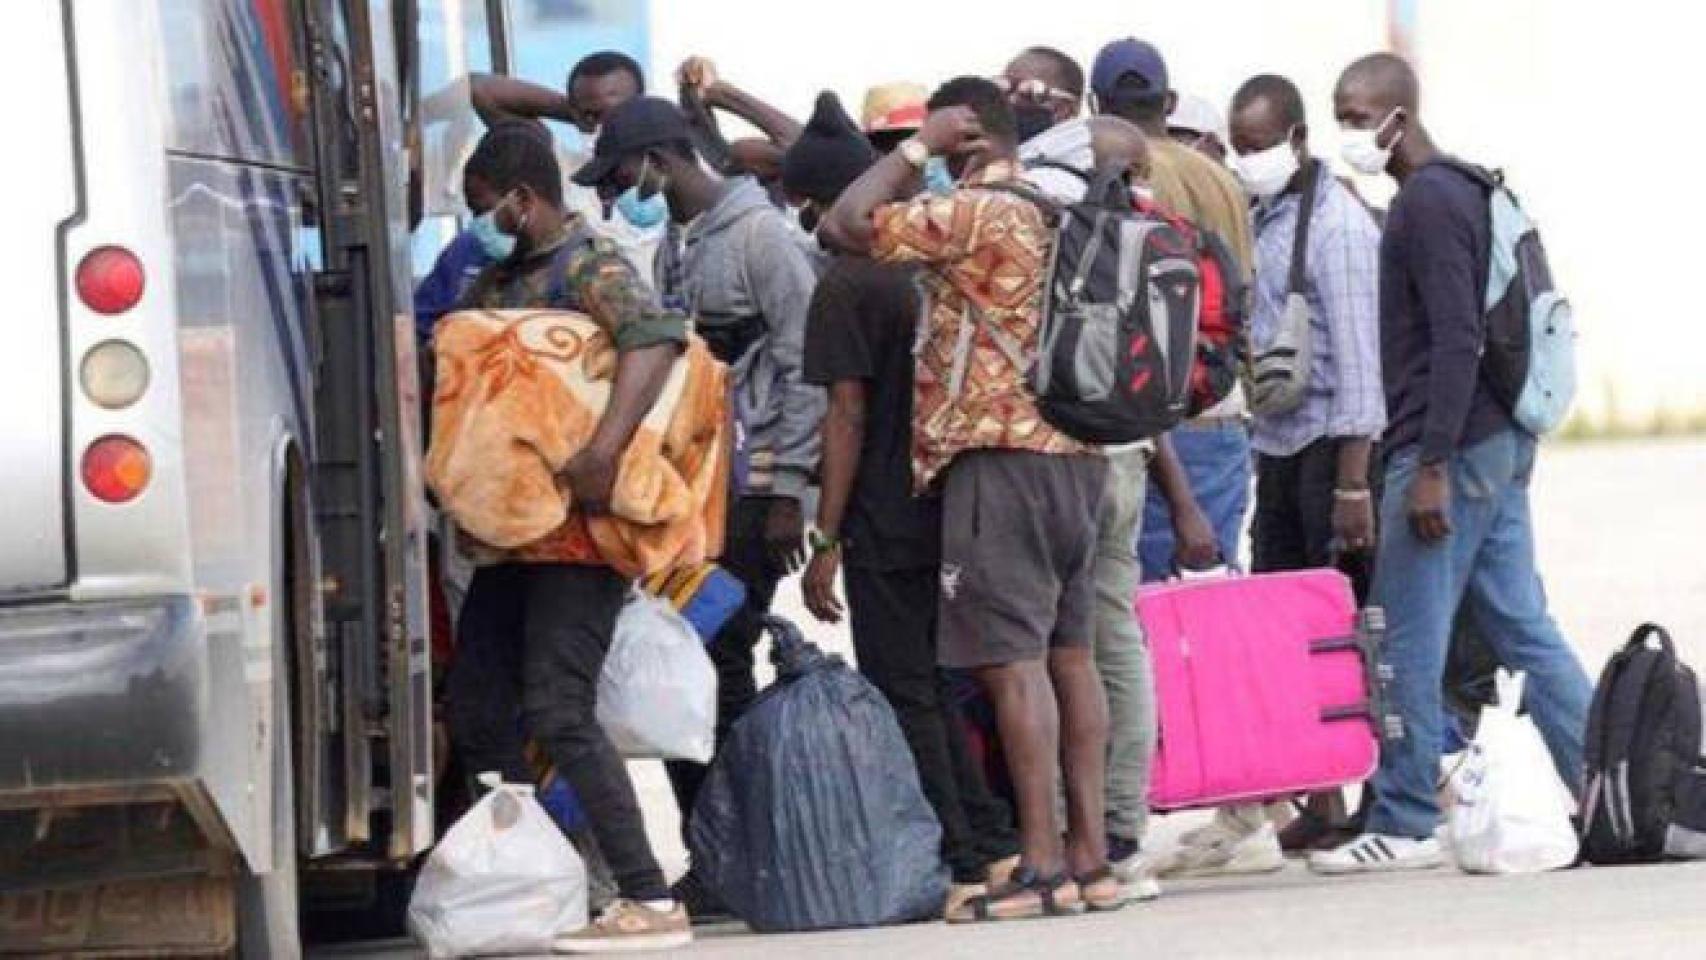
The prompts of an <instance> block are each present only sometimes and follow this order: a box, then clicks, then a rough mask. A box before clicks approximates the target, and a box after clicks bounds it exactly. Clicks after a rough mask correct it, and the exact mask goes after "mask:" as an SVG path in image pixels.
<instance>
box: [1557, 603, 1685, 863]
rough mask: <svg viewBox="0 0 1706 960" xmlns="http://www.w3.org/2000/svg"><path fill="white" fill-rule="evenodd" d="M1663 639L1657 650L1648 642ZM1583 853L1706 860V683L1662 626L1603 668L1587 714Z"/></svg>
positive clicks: (1599, 859) (1593, 858) (1601, 859)
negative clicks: (1705, 744)
mask: <svg viewBox="0 0 1706 960" xmlns="http://www.w3.org/2000/svg"><path fill="white" fill-rule="evenodd" d="M1655 638H1656V639H1657V640H1658V645H1657V646H1656V647H1655V646H1653V645H1651V644H1649V643H1648V640H1649V639H1655ZM1586 748H1587V752H1586V760H1587V762H1586V769H1585V770H1584V771H1583V777H1582V783H1583V787H1582V803H1581V811H1582V823H1581V829H1582V856H1583V857H1584V858H1585V859H1586V860H1588V861H1589V862H1590V863H1601V864H1611V863H1650V862H1653V861H1657V860H1662V859H1664V858H1665V857H1706V759H1703V758H1702V756H1701V743H1700V685H1699V682H1698V681H1697V680H1696V679H1695V676H1694V671H1693V670H1690V669H1689V668H1688V667H1687V666H1686V665H1685V664H1683V663H1682V661H1680V660H1678V659H1677V657H1676V647H1675V645H1674V644H1672V643H1671V639H1670V634H1669V633H1666V632H1665V630H1664V628H1663V627H1658V626H1655V625H1653V624H1650V623H1649V624H1645V625H1643V626H1642V627H1640V628H1639V629H1637V630H1636V631H1635V634H1634V636H1632V637H1630V638H1629V642H1628V643H1627V644H1625V645H1624V647H1623V649H1622V650H1620V651H1618V652H1617V654H1616V655H1614V656H1613V657H1612V658H1611V662H1610V663H1608V664H1606V667H1605V672H1603V673H1602V674H1600V678H1599V687H1598V689H1596V690H1595V691H1594V696H1593V708H1592V711H1591V712H1590V713H1589V714H1588V728H1587V736H1586Z"/></svg>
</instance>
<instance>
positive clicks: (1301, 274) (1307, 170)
mask: <svg viewBox="0 0 1706 960" xmlns="http://www.w3.org/2000/svg"><path fill="white" fill-rule="evenodd" d="M1321 166H1322V164H1321V161H1319V160H1316V159H1315V158H1313V157H1311V158H1310V159H1309V160H1308V162H1307V163H1306V164H1305V166H1304V168H1303V186H1302V190H1301V195H1300V196H1299V197H1298V198H1297V229H1296V230H1295V231H1293V233H1292V236H1291V279H1290V280H1289V282H1287V284H1286V292H1287V293H1302V292H1303V289H1304V286H1305V272H1306V268H1307V267H1308V259H1309V221H1311V220H1313V219H1315V191H1316V188H1317V186H1318V182H1319V181H1320V179H1321Z"/></svg>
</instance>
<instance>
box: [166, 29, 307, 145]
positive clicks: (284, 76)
mask: <svg viewBox="0 0 1706 960" xmlns="http://www.w3.org/2000/svg"><path fill="white" fill-rule="evenodd" d="M297 7H298V4H296V3H293V2H291V0H250V2H246V3H232V2H224V3H207V2H204V0H162V2H161V4H160V18H161V24H160V26H161V30H160V34H161V37H162V38H163V39H164V40H165V44H166V50H165V56H164V57H163V62H164V64H165V67H166V82H167V88H168V97H169V101H170V105H171V116H172V123H171V129H170V131H169V133H168V136H167V144H166V145H167V147H169V148H171V149H174V150H179V151H183V152H185V153H193V154H198V155H201V156H206V157H220V158H224V159H229V160H247V161H253V162H259V163H269V164H274V165H276V166H285V167H297V168H302V169H306V168H308V167H310V166H312V163H311V161H310V158H309V156H308V153H309V149H308V135H307V129H308V128H307V123H308V115H307V101H306V99H305V98H304V97H303V96H302V92H301V86H300V83H299V74H300V71H301V70H302V69H303V64H304V58H303V56H302V31H301V29H300V26H301V25H300V24H299V23H298V22H297V20H298V10H297ZM210 51H211V53H212V55H211V56H210V55H209V52H210Z"/></svg>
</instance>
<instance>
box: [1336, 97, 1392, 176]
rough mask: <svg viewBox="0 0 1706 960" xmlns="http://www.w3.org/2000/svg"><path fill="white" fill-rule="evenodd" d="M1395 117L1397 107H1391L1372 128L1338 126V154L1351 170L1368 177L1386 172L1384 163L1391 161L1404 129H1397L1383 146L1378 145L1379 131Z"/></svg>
mask: <svg viewBox="0 0 1706 960" xmlns="http://www.w3.org/2000/svg"><path fill="white" fill-rule="evenodd" d="M1397 117H1398V108H1397V107H1393V108H1392V112H1391V113H1389V114H1387V115H1386V119H1384V120H1382V121H1380V123H1379V124H1378V125H1376V126H1375V127H1374V129H1372V130H1353V129H1351V128H1349V127H1340V128H1339V140H1340V145H1339V154H1340V155H1341V156H1343V157H1344V158H1345V162H1346V163H1348V164H1350V165H1351V169H1352V170H1355V171H1356V172H1358V173H1361V174H1365V175H1367V176H1370V177H1376V176H1379V175H1380V174H1382V173H1385V172H1386V165H1387V164H1388V163H1390V162H1391V161H1392V151H1393V150H1394V149H1395V148H1396V147H1397V146H1398V142H1399V141H1400V140H1403V139H1404V131H1402V130H1399V131H1398V135H1397V136H1395V137H1393V138H1392V142H1391V143H1389V144H1387V145H1386V146H1384V147H1383V146H1381V145H1380V132H1381V131H1382V130H1385V129H1386V125H1387V124H1389V123H1391V122H1392V121H1393V120H1395V119H1396V118H1397Z"/></svg>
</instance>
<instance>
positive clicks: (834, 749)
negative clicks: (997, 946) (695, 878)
mask: <svg viewBox="0 0 1706 960" xmlns="http://www.w3.org/2000/svg"><path fill="white" fill-rule="evenodd" d="M765 629H766V630H768V631H769V632H770V634H771V636H772V638H773V639H774V642H775V652H774V653H773V655H772V660H773V662H774V663H775V664H776V672H777V679H776V683H775V684H773V685H772V686H771V687H770V688H769V689H767V690H765V691H764V693H763V694H761V695H760V696H759V697H758V699H757V700H756V701H755V702H754V703H753V705H752V707H751V709H749V710H748V711H747V713H746V715H745V716H743V717H742V718H741V719H740V720H739V721H738V722H736V723H735V725H734V728H733V729H732V730H730V731H729V737H728V741H727V742H726V743H725V744H724V745H723V747H722V749H721V750H719V751H718V754H717V759H716V761H715V762H714V763H713V764H712V766H711V770H710V773H709V775H708V776H707V778H706V780H705V785H704V788H703V789H702V790H701V792H700V794H699V801H698V804H697V805H696V806H695V807H694V811H693V821H692V826H691V828H690V830H689V831H688V833H689V838H688V840H689V846H690V847H691V848H692V852H693V869H694V871H695V872H697V873H699V874H700V875H701V876H703V877H704V878H705V880H706V882H707V883H708V884H709V885H710V887H711V889H712V891H714V892H715V893H716V894H717V895H718V896H719V897H720V898H721V899H722V901H723V903H724V904H725V905H727V906H728V908H729V909H730V911H731V912H733V913H734V914H735V916H738V917H740V918H741V919H742V920H745V921H746V922H747V924H748V925H749V926H751V927H752V929H754V930H757V931H760V932H777V931H788V930H829V929H835V928H840V927H869V926H879V925H882V924H891V923H906V922H909V921H914V920H926V919H933V918H935V917H939V916H940V915H941V912H942V904H943V901H944V900H945V898H946V896H947V890H948V871H947V868H946V867H945V866H944V865H943V863H942V857H941V841H942V828H941V826H940V825H939V824H938V823H937V822H936V815H935V814H934V813H933V812H932V811H931V809H930V805H929V803H928V802H926V801H925V798H924V791H923V788H921V787H920V786H919V782H918V771H917V768H916V767H915V766H914V765H913V760H912V751H911V750H910V749H909V748H908V747H907V743H906V739H905V737H904V736H902V735H901V731H900V725H899V724H898V723H897V722H896V721H895V718H894V713H893V711H892V710H890V708H889V705H888V702H887V701H886V700H885V699H884V698H883V695H882V694H881V693H879V692H878V691H877V689H876V688H875V687H873V686H871V684H870V683H869V682H868V681H866V680H865V678H863V677H861V676H859V675H858V674H857V673H855V672H853V670H851V669H850V668H848V666H847V664H846V663H845V662H843V661H842V659H841V658H840V657H834V656H825V655H824V654H823V653H822V652H821V651H819V650H818V649H817V648H816V647H814V646H812V645H811V644H809V643H807V642H806V641H805V639H804V637H802V636H801V635H800V632H799V630H798V628H796V627H795V626H794V625H792V624H790V623H788V622H787V621H785V620H782V619H780V618H777V617H767V618H765Z"/></svg>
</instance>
